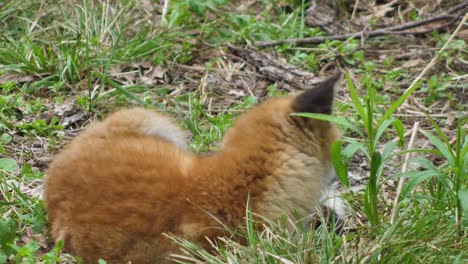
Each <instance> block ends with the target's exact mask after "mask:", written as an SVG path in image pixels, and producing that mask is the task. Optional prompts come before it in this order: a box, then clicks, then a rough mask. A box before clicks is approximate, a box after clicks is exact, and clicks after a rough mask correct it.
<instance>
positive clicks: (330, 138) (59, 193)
mask: <svg viewBox="0 0 468 264" xmlns="http://www.w3.org/2000/svg"><path fill="white" fill-rule="evenodd" d="M340 76H341V73H336V74H334V75H332V76H331V77H329V78H327V79H326V80H325V81H323V82H321V83H320V84H318V85H317V86H316V87H315V88H313V89H307V90H305V91H303V92H302V93H300V94H298V95H289V96H285V97H279V98H270V99H267V100H265V101H264V102H262V103H260V104H258V105H257V106H254V107H253V108H252V109H250V110H248V111H246V112H244V113H242V114H241V115H240V116H239V118H237V120H236V121H235V122H234V124H233V126H232V127H231V128H230V129H228V131H227V132H226V134H225V136H224V138H223V140H222V142H221V144H220V146H219V149H218V150H216V151H215V152H213V153H209V154H198V153H194V152H192V151H190V149H189V148H188V140H187V136H186V133H185V132H184V131H183V130H182V129H181V128H180V127H179V126H177V125H176V124H175V123H174V122H173V121H172V120H171V119H170V118H169V117H168V116H166V115H163V114H161V113H158V112H156V111H153V110H148V109H144V108H138V107H137V108H130V109H125V110H119V111H117V112H115V113H113V114H110V115H109V116H108V117H107V118H106V119H104V120H103V121H100V122H96V123H94V124H92V125H91V126H90V127H89V128H87V129H86V130H85V131H84V132H83V133H82V134H80V135H78V136H77V137H76V138H74V139H73V140H72V141H71V142H70V143H69V144H68V145H67V146H65V147H64V149H63V150H62V151H61V152H60V153H59V154H58V155H57V156H56V157H55V158H54V160H53V161H52V163H51V164H50V166H49V169H48V171H47V177H46V180H45V190H44V200H45V203H46V208H47V212H48V221H49V226H50V233H51V236H52V238H53V239H54V241H55V242H58V241H60V240H63V241H64V245H65V247H64V250H65V251H66V252H69V253H71V254H72V255H75V256H79V257H81V258H82V260H83V261H84V263H96V262H97V261H98V260H99V259H103V260H106V261H107V262H108V263H133V264H140V263H142V264H145V263H168V261H169V260H168V257H169V256H170V254H173V253H177V252H179V248H178V246H177V245H176V244H175V243H174V242H173V241H172V240H170V239H169V238H168V237H167V236H166V235H165V234H173V235H177V236H180V237H183V238H184V239H187V240H190V241H192V242H194V243H196V244H198V245H200V246H202V247H209V246H210V244H209V242H208V239H211V240H213V239H217V238H219V237H222V236H225V235H226V234H225V231H223V228H222V227H221V224H220V222H222V224H223V225H224V226H227V227H232V228H236V227H239V226H241V225H242V223H245V217H246V207H247V200H249V202H250V207H251V210H252V211H253V212H255V213H256V214H258V215H261V216H263V217H267V218H269V219H279V218H280V217H282V216H284V215H287V216H288V215H289V216H293V215H294V217H297V216H300V217H307V216H308V215H310V214H311V213H313V212H315V211H316V208H318V207H319V206H320V204H321V199H322V196H321V194H322V193H323V191H324V190H325V189H326V188H327V185H328V184H330V181H332V180H333V179H334V177H336V175H335V172H334V169H333V165H332V161H331V144H333V142H335V141H336V140H339V139H340V132H339V129H338V127H337V126H336V124H334V123H332V122H330V121H325V120H318V119H310V118H305V117H301V116H296V115H292V114H293V113H296V112H309V113H320V114H332V108H333V104H334V100H335V99H334V98H335V94H336V91H337V90H338V89H339V86H340V84H339V83H340V79H341V78H340ZM207 238H208V239H207Z"/></svg>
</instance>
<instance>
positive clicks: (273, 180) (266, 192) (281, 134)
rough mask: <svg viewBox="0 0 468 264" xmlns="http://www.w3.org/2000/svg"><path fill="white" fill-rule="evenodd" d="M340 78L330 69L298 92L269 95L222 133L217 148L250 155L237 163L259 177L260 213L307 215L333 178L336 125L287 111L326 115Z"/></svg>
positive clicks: (329, 111) (258, 207)
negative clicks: (314, 84)
mask: <svg viewBox="0 0 468 264" xmlns="http://www.w3.org/2000/svg"><path fill="white" fill-rule="evenodd" d="M340 77H341V74H340V73H338V74H335V75H333V76H332V77H330V78H328V79H326V80H325V81H323V82H322V83H320V84H318V85H317V87H315V88H313V89H310V90H306V91H304V92H302V93H300V94H298V95H292V96H288V97H284V98H274V99H269V100H267V101H265V102H263V103H261V104H260V105H258V106H256V107H254V108H253V109H251V110H250V111H248V112H247V113H244V114H243V115H241V116H240V118H239V119H238V120H237V121H236V123H235V124H234V127H233V128H232V129H230V130H229V131H228V133H227V134H226V136H225V138H224V141H223V144H222V148H221V151H223V150H225V151H227V152H234V153H238V155H239V156H241V157H251V158H243V159H242V162H243V163H244V164H243V165H242V167H243V168H244V169H245V168H246V167H248V166H249V164H250V167H252V169H250V171H255V173H254V174H256V175H258V178H261V179H263V180H261V181H260V182H261V184H259V185H261V188H260V190H263V191H260V192H261V193H263V195H262V197H260V198H259V203H258V206H257V211H259V212H260V213H262V214H264V215H266V216H270V217H273V218H275V217H278V216H279V215H281V212H282V211H283V212H284V211H286V212H287V211H288V210H292V208H294V210H298V211H296V212H299V213H300V214H301V215H307V214H310V213H311V212H312V211H314V209H315V206H317V205H318V203H319V197H320V195H321V192H322V191H323V189H324V187H325V185H327V184H329V183H330V180H331V179H332V178H334V177H335V172H334V169H333V166H332V162H331V153H330V151H331V144H332V143H333V142H334V141H336V140H338V139H339V137H340V133H339V131H338V128H337V126H336V125H335V124H334V123H332V122H329V121H324V120H318V119H312V118H305V117H300V116H295V115H292V114H293V113H301V112H302V113H303V112H308V113H319V114H331V113H332V109H333V102H334V97H335V93H336V90H337V89H338V88H339V81H340ZM232 150H234V151H232ZM236 150H237V151H236ZM259 164H262V165H261V166H259ZM257 168H258V169H257ZM254 177H255V176H254Z"/></svg>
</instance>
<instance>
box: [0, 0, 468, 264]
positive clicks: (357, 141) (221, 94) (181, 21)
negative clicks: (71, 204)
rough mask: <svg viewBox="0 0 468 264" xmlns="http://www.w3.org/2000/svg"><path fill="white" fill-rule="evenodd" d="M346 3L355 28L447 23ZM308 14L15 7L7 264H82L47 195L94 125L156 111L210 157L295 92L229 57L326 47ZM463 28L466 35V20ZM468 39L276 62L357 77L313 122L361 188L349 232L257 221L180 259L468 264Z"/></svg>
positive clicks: (89, 2)
mask: <svg viewBox="0 0 468 264" xmlns="http://www.w3.org/2000/svg"><path fill="white" fill-rule="evenodd" d="M161 2H162V1H161ZM338 2H339V5H338V6H337V8H339V9H340V12H342V13H343V14H346V18H347V19H351V14H353V19H356V17H360V18H361V19H367V20H366V21H365V23H367V24H368V25H370V27H372V28H374V27H377V26H380V25H382V24H384V25H385V24H386V23H388V24H391V23H394V22H395V21H396V20H395V19H402V20H405V21H415V20H419V19H422V18H423V17H424V16H425V15H427V13H425V12H428V11H427V10H430V12H436V11H437V10H438V9H437V8H438V7H437V5H436V4H435V3H426V2H427V1H411V2H412V3H411V4H408V3H406V1H400V2H401V3H399V4H398V6H396V4H394V5H388V6H387V7H386V8H387V9H388V10H387V9H385V10H386V12H382V10H384V9H383V6H384V5H385V4H386V3H387V2H390V1H377V2H382V3H380V6H379V7H375V6H374V7H372V6H371V5H370V4H366V3H361V4H362V6H361V7H359V8H356V3H359V1H343V0H340V1H338ZM361 2H366V1H361ZM408 2H409V1H408ZM433 2H434V1H433ZM438 2H440V1H438ZM442 2H443V3H442V4H440V6H453V5H454V4H455V2H457V1H442ZM308 6H309V1H305V0H301V1H281V0H261V1H226V0H206V1H197V0H177V1H170V6H169V8H168V10H167V14H166V15H165V16H164V17H163V16H162V15H161V10H162V9H163V7H162V5H161V4H159V1H151V0H142V1H136V0H115V1H110V0H85V1H74V0H66V1H41V0H29V1H14V0H11V1H10V0H6V1H0V263H7V262H10V263H61V262H72V263H73V262H79V260H76V259H74V258H73V257H72V256H69V255H67V254H63V253H62V252H61V251H62V248H63V243H58V244H56V245H54V244H53V243H52V241H50V238H49V236H48V233H47V216H46V210H45V206H44V203H43V201H42V200H41V197H40V192H41V188H42V180H43V178H44V177H45V173H46V168H47V164H48V163H49V162H50V160H51V158H52V156H53V155H54V154H55V153H56V152H57V151H58V150H59V149H60V148H61V147H62V146H63V145H64V144H65V143H66V142H68V141H69V140H70V139H71V138H72V137H74V136H75V135H76V134H77V133H79V131H81V130H82V129H83V128H85V127H86V126H87V125H88V124H89V123H90V122H91V121H93V120H95V119H97V118H101V117H104V116H106V114H108V113H109V112H111V111H113V110H115V109H117V108H120V107H129V106H134V105H141V106H145V107H148V108H153V109H157V110H159V111H164V112H168V113H170V114H171V115H173V116H175V117H176V118H177V120H178V121H179V122H180V123H181V124H182V125H183V126H184V127H185V128H187V130H189V131H190V132H191V135H192V140H191V147H192V149H193V150H194V151H198V152H205V151H211V150H216V143H217V142H219V140H220V139H221V138H222V136H223V134H224V132H225V131H226V130H227V129H228V128H229V127H230V126H231V124H232V122H233V121H234V120H235V118H236V117H237V116H238V115H239V114H240V113H241V112H242V111H244V110H246V109H249V108H250V107H252V106H253V105H255V104H256V103H257V102H259V101H262V100H264V99H265V98H267V97H272V96H282V95H284V94H287V93H289V92H290V91H291V90H292V87H291V86H288V85H284V84H282V83H273V82H271V81H270V80H269V79H268V78H267V77H266V76H261V75H260V74H259V73H258V72H257V69H256V68H255V66H254V65H250V64H248V63H246V62H244V61H242V60H240V59H239V58H236V57H235V56H233V55H232V54H230V52H229V50H228V49H227V48H226V45H227V44H237V45H250V46H252V47H253V43H254V42H255V41H267V40H279V39H288V38H305V37H316V36H327V35H328V34H327V32H325V31H324V30H323V29H321V28H318V27H309V26H307V25H306V16H307V13H306V10H307V8H308ZM379 8H380V9H379ZM353 10H354V11H353ZM398 10H400V11H402V12H400V13H399V12H398ZM398 21H399V20H398ZM457 21H458V22H457V23H461V24H459V28H458V29H459V31H458V32H460V33H459V34H460V35H462V34H465V36H466V16H465V20H463V21H462V22H460V19H459V20H457ZM464 26H465V30H464V31H463V27H464ZM456 27H457V24H452V25H450V26H448V27H445V28H441V29H434V30H432V31H428V32H425V33H420V34H416V35H414V36H402V35H393V34H389V35H387V36H381V37H376V38H369V39H366V40H362V41H360V40H357V39H347V40H344V41H337V40H333V41H330V40H327V41H325V42H323V43H321V44H314V45H308V46H299V45H292V44H283V45H278V46H274V47H270V48H266V49H263V50H262V51H264V52H268V53H271V54H277V56H278V57H281V58H284V59H285V62H287V63H289V64H292V65H295V66H297V67H300V68H302V69H305V70H307V71H309V72H312V73H316V74H317V75H320V76H321V75H325V74H323V73H324V72H326V71H327V69H328V68H330V65H334V66H335V67H336V68H341V69H342V70H343V71H345V72H346V85H345V87H344V88H343V89H342V91H340V93H339V100H338V102H337V105H336V111H335V112H336V114H335V116H334V117H330V116H323V115H311V114H302V115H308V116H309V117H311V118H321V119H327V120H331V121H333V122H336V123H337V124H338V125H339V126H340V127H341V128H342V131H343V134H344V139H343V141H342V142H337V143H336V144H335V146H334V147H333V158H334V164H335V167H336V170H337V172H338V174H339V177H340V179H341V181H342V183H344V185H346V186H350V188H349V189H347V191H346V192H345V193H344V198H345V199H346V200H347V202H348V204H349V206H350V208H351V209H352V210H351V211H352V212H351V217H350V219H349V220H348V221H347V222H346V224H345V230H346V232H344V234H342V235H337V234H336V233H335V232H334V227H333V226H332V227H331V228H326V227H324V226H320V227H318V228H317V229H314V228H312V227H311V226H309V225H300V224H292V222H293V220H291V219H281V220H280V221H278V222H274V221H271V220H267V221H266V223H267V224H265V225H264V227H263V228H262V229H257V228H256V225H254V220H253V217H252V215H253V214H254V213H255V212H250V211H249V212H247V215H248V217H247V219H246V225H245V227H243V228H242V229H241V230H231V231H232V232H236V233H239V232H240V233H241V234H242V235H244V236H245V237H246V241H247V243H246V244H240V243H239V242H238V241H236V240H235V239H232V238H229V237H226V238H223V239H221V240H220V241H212V242H213V248H214V250H213V251H205V250H202V249H200V248H198V247H197V246H196V245H193V244H191V243H190V241H186V240H184V239H183V238H178V237H172V239H174V240H175V241H176V242H177V243H179V244H180V245H181V246H182V247H183V248H184V252H185V255H184V256H174V257H173V258H174V260H175V261H177V262H179V263H201V262H200V261H203V263H205V262H207V263H317V262H320V263H464V262H466V260H467V259H468V250H467V249H468V239H467V236H468V181H467V175H468V154H467V153H468V136H467V134H466V131H467V127H468V123H467V118H466V111H467V110H468V109H467V104H466V103H467V97H466V87H468V85H467V83H468V78H467V76H466V61H467V56H468V54H467V46H466V42H465V40H464V39H463V37H461V36H458V35H457V34H453V33H454V31H455V28H456ZM349 30H350V31H352V29H349ZM431 60H433V63H432V64H431V63H430V61H431ZM420 73H424V74H420ZM416 76H417V77H416ZM463 113H465V114H463ZM415 122H418V125H415ZM412 130H414V131H415V133H414V137H413V139H414V140H413V141H412V142H410V141H411V140H410V135H411V134H412ZM400 179H404V180H400ZM399 181H401V183H402V184H403V185H401V186H402V188H401V189H400V190H399V192H397V185H398V182H399ZM260 217H261V216H260ZM291 224H292V226H293V227H294V228H292V229H291V228H286V226H289V227H290V226H291ZM102 263H105V260H103V261H102Z"/></svg>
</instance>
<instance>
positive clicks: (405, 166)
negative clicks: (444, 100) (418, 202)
mask: <svg viewBox="0 0 468 264" xmlns="http://www.w3.org/2000/svg"><path fill="white" fill-rule="evenodd" d="M418 130H419V122H416V123H414V126H413V131H412V132H411V137H410V141H409V143H408V147H407V150H410V149H411V148H412V147H413V144H414V139H415V138H416V134H417V132H418ZM410 157H411V152H408V153H406V155H405V159H404V162H403V166H402V168H401V172H402V173H406V172H407V171H408V161H409V159H410ZM405 181H406V178H405V177H401V178H400V180H399V181H398V187H397V190H396V195H395V200H393V209H392V217H391V218H390V224H392V225H393V223H394V222H395V218H396V212H397V206H398V200H399V198H400V194H401V191H402V190H403V185H404V184H405Z"/></svg>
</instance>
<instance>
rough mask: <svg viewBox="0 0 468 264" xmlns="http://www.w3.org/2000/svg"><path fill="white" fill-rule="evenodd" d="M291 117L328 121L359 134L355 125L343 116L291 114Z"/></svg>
mask: <svg viewBox="0 0 468 264" xmlns="http://www.w3.org/2000/svg"><path fill="white" fill-rule="evenodd" d="M291 115H292V116H302V117H307V118H313V119H318V120H323V121H330V122H333V123H336V124H338V125H341V126H343V127H345V128H348V129H350V130H352V131H354V132H360V131H359V129H358V128H357V127H356V126H355V125H353V124H351V123H350V122H348V121H347V120H346V118H345V117H343V116H332V115H325V114H315V113H292V114H291Z"/></svg>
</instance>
